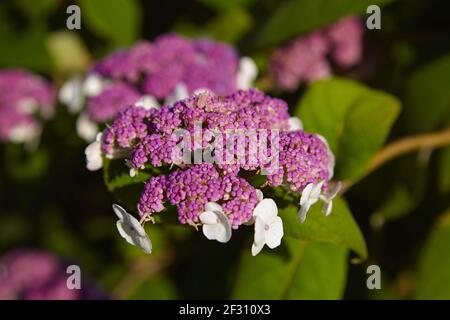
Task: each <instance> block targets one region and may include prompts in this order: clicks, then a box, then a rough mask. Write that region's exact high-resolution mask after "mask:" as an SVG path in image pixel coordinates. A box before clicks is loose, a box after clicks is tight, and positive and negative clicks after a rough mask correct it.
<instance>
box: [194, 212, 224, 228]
mask: <svg viewBox="0 0 450 320" xmlns="http://www.w3.org/2000/svg"><path fill="white" fill-rule="evenodd" d="M198 217H199V219H200V221H201V222H202V223H203V224H210V225H213V224H217V221H218V220H219V218H218V217H217V214H215V213H214V212H213V211H205V212H202V213H201V214H200V215H199V216H198Z"/></svg>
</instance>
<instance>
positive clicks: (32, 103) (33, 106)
mask: <svg viewBox="0 0 450 320" xmlns="http://www.w3.org/2000/svg"><path fill="white" fill-rule="evenodd" d="M18 107H19V110H20V111H22V112H23V113H25V114H33V113H35V112H36V111H37V110H38V103H37V101H36V100H35V99H33V98H24V99H21V100H20V101H19V105H18Z"/></svg>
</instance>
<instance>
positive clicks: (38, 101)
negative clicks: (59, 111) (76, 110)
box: [0, 69, 55, 142]
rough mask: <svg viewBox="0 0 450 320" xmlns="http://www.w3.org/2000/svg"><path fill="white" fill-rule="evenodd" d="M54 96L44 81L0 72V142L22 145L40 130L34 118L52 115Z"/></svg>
mask: <svg viewBox="0 0 450 320" xmlns="http://www.w3.org/2000/svg"><path fill="white" fill-rule="evenodd" d="M54 96H55V92H54V90H53V88H52V86H51V85H50V84H49V83H48V82H47V81H46V80H44V79H43V78H41V77H39V76H36V75H34V74H31V73H29V72H26V71H23V70H18V69H5V70H1V71H0V141H16V142H24V141H26V140H27V139H28V138H32V136H33V134H37V133H38V132H39V131H40V130H39V128H40V123H39V118H38V117H37V115H39V116H41V117H43V118H47V117H49V116H51V115H52V113H53V111H54Z"/></svg>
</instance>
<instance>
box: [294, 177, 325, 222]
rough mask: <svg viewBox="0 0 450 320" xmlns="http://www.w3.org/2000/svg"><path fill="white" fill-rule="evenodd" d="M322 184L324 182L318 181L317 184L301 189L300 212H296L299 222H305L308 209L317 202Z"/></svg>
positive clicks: (310, 184)
mask: <svg viewBox="0 0 450 320" xmlns="http://www.w3.org/2000/svg"><path fill="white" fill-rule="evenodd" d="M323 184H324V181H320V182H319V183H318V184H314V183H309V184H307V185H306V187H305V188H304V189H303V191H302V196H301V198H300V210H299V211H298V216H299V218H300V221H301V222H305V220H306V214H307V213H308V211H309V208H311V206H312V205H313V204H314V203H316V202H317V201H318V200H319V197H320V194H321V192H322V186H323Z"/></svg>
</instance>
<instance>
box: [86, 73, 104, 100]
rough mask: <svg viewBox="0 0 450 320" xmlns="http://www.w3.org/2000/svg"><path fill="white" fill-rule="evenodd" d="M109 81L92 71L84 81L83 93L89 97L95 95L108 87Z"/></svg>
mask: <svg viewBox="0 0 450 320" xmlns="http://www.w3.org/2000/svg"><path fill="white" fill-rule="evenodd" d="M106 85H107V81H106V80H105V79H103V78H102V77H101V76H99V75H98V74H95V73H91V74H90V75H88V76H87V78H86V79H85V80H84V82H83V93H84V94H85V95H86V96H88V97H95V96H97V95H99V94H100V92H102V90H103V89H104V88H105V87H106Z"/></svg>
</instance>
